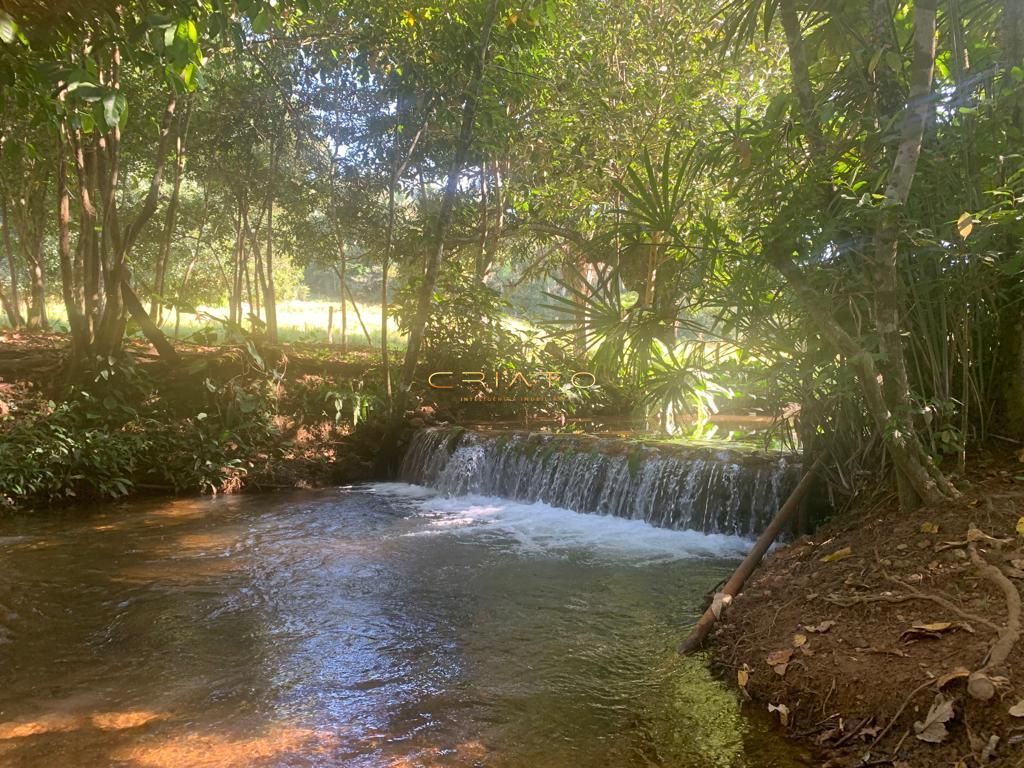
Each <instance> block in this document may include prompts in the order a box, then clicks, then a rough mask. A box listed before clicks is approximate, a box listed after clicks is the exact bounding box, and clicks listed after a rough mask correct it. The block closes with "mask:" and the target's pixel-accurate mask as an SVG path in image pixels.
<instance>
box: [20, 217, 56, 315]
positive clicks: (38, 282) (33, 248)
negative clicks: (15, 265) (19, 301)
mask: <svg viewBox="0 0 1024 768" xmlns="http://www.w3.org/2000/svg"><path fill="white" fill-rule="evenodd" d="M25 256H26V260H27V261H28V277H29V291H30V293H29V296H30V298H31V303H30V304H29V310H28V327H29V328H49V327H50V321H49V319H48V318H47V316H46V262H45V261H44V260H43V240H42V233H40V235H39V238H38V240H36V242H33V243H31V244H30V246H29V248H28V249H27V250H26V251H25Z"/></svg>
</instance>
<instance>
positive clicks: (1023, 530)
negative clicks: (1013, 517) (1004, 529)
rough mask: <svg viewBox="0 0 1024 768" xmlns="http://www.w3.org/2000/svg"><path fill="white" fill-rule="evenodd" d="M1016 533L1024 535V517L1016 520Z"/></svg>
mask: <svg viewBox="0 0 1024 768" xmlns="http://www.w3.org/2000/svg"><path fill="white" fill-rule="evenodd" d="M1017 535H1018V536H1024V517H1022V518H1021V519H1020V520H1018V521H1017Z"/></svg>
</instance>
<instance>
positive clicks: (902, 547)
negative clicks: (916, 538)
mask: <svg viewBox="0 0 1024 768" xmlns="http://www.w3.org/2000/svg"><path fill="white" fill-rule="evenodd" d="M908 549H910V547H908V546H907V545H906V544H897V545H896V551H897V552H906V551H907V550H908Z"/></svg>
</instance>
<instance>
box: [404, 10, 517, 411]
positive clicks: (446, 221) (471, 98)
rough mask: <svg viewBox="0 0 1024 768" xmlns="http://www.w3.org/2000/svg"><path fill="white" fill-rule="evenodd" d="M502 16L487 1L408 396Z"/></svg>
mask: <svg viewBox="0 0 1024 768" xmlns="http://www.w3.org/2000/svg"><path fill="white" fill-rule="evenodd" d="M497 16H498V0H490V2H489V3H488V4H487V12H486V16H485V17H484V23H483V29H482V31H481V33H480V50H479V52H478V56H477V58H476V60H475V61H474V63H473V75H472V78H471V80H470V85H469V95H468V96H467V97H466V102H465V104H464V106H463V109H462V127H461V129H460V131H459V138H458V142H457V144H456V147H455V156H454V157H453V158H452V163H451V166H450V167H449V169H448V181H447V183H446V184H445V190H444V195H443V196H442V198H441V209H440V211H439V212H438V215H437V223H436V226H435V229H434V242H433V243H432V244H431V253H430V256H429V258H428V259H427V266H426V271H425V274H424V276H423V284H422V285H421V286H420V293H419V300H418V302H417V306H416V314H415V316H414V317H413V322H412V324H411V326H410V328H409V340H408V347H407V349H406V352H405V364H404V365H403V367H402V386H401V392H402V396H403V397H404V395H405V393H407V392H408V391H409V388H410V387H411V386H412V382H413V379H414V377H415V375H416V366H417V364H418V363H419V355H420V348H421V347H422V345H423V335H424V331H425V330H426V325H427V320H428V318H429V316H430V307H431V303H432V300H433V296H434V290H435V288H436V286H437V278H438V275H439V274H440V271H441V262H442V260H443V258H444V249H445V240H446V239H447V237H448V231H449V229H451V224H452V217H453V215H454V212H455V197H456V194H457V193H458V189H459V177H460V176H461V175H462V172H463V169H464V168H465V165H466V157H467V155H468V154H469V148H470V145H471V144H472V142H473V123H474V121H475V119H476V106H477V99H478V98H479V96H480V89H481V86H482V84H483V76H484V69H485V66H486V64H487V53H488V49H489V48H490V41H491V31H492V29H493V28H494V23H495V20H496V19H497Z"/></svg>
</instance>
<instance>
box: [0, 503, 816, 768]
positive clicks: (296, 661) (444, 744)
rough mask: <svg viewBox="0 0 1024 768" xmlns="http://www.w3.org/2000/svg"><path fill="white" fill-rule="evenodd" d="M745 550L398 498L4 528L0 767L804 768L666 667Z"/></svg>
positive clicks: (699, 675) (189, 510) (697, 682)
mask: <svg viewBox="0 0 1024 768" xmlns="http://www.w3.org/2000/svg"><path fill="white" fill-rule="evenodd" d="M746 546H747V543H746V541H745V540H743V539H739V538H734V537H730V536H725V535H704V534H700V533H696V532H692V531H676V530H666V529H661V528H655V527H653V526H650V525H648V524H646V523H644V522H642V521H639V520H626V519H621V518H615V517H610V516H609V517H602V516H597V515H583V514H578V513H575V512H570V511H567V510H561V509H557V508H554V507H549V506H546V505H544V504H542V503H520V502H510V501H505V500H502V499H498V498H492V497H483V496H461V497H454V498H446V497H440V496H436V495H434V494H433V492H431V491H428V490H426V489H424V488H420V487H418V486H410V485H401V484H394V485H382V486H375V487H368V488H355V489H339V490H332V491H324V492H316V493H312V492H311V493H299V494H282V495H274V496H244V497H231V498H226V499H216V500H188V501H182V500H173V501H147V502H141V503H132V504H124V505H116V506H108V507H106V508H104V509H94V510H80V511H75V512H67V513H63V514H60V513H57V514H51V513H47V514H40V515H38V516H33V517H18V518H14V519H7V520H3V521H0V765H2V766H19V767H20V766H26V767H28V768H36V767H38V768H44V767H45V768H55V767H60V768H79V767H81V768H85V767H88V768H102V767H103V766H125V767H131V768H164V767H167V768H171V767H172V766H173V768H204V767H206V766H211V767H212V766H216V767H217V768H234V767H235V766H238V768H242V767H243V766H244V767H245V768H251V767H254V766H255V767H259V766H346V767H348V766H352V767H353V768H361V767H363V766H367V767H369V766H373V767H374V768H377V767H378V766H381V767H393V768H398V767H399V766H424V767H426V768H433V767H434V766H452V767H458V768H469V767H471V766H493V767H496V768H506V767H508V768H512V767H520V766H521V767H522V768H598V767H599V766H600V767H601V768H632V767H633V766H637V767H639V766H645V767H646V766H678V767H679V768H691V767H692V768H697V767H698V766H699V767H700V768H706V767H708V766H712V767H716V766H722V768H725V767H727V766H750V767H752V768H755V767H760V766H764V767H765V768H768V766H771V767H772V768H785V767H786V766H796V765H802V764H803V763H802V762H801V761H800V759H799V756H798V755H796V754H795V753H794V752H793V751H792V750H791V749H790V748H789V747H788V746H787V745H785V744H784V743H783V742H782V741H781V739H780V738H779V737H778V736H777V735H776V734H775V733H774V732H773V731H772V730H771V727H770V724H768V723H767V722H766V721H765V720H763V719H761V718H760V717H757V716H753V717H752V716H750V715H749V714H748V713H745V712H743V711H741V707H740V705H739V704H738V702H737V698H736V696H735V694H734V693H733V692H731V691H730V690H729V689H728V688H727V687H726V686H724V685H723V684H721V683H719V682H717V681H715V680H713V679H712V678H711V677H710V675H709V673H708V671H707V670H706V667H705V665H704V664H703V663H702V662H701V661H700V660H699V659H680V658H678V657H677V655H676V654H675V653H674V650H673V648H674V645H675V644H676V643H677V642H678V641H679V639H680V638H681V637H682V636H683V634H684V633H685V628H686V626H687V625H688V624H689V623H691V622H692V621H693V620H694V618H695V616H696V614H697V613H698V611H699V609H700V601H701V598H702V595H703V594H704V593H705V592H706V591H707V590H708V589H709V588H711V587H713V586H714V585H715V584H716V583H717V582H718V581H719V580H720V579H721V578H722V577H723V576H724V575H725V574H726V573H727V572H728V571H729V570H731V568H732V567H733V566H734V565H735V560H736V558H737V557H738V556H739V555H740V554H741V552H742V551H743V550H744V548H745V547H746Z"/></svg>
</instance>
